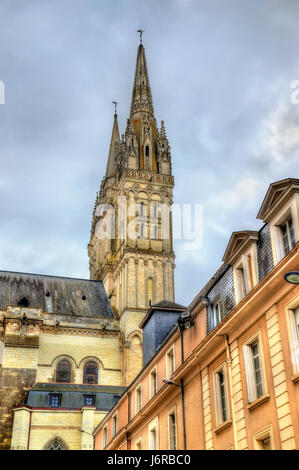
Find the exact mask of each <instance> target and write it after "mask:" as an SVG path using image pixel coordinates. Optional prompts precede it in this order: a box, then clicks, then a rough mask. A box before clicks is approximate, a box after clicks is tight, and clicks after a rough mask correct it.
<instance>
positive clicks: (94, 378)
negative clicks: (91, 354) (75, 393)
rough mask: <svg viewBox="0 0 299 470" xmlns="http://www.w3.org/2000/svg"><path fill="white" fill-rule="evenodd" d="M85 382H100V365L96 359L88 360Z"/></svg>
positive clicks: (84, 376)
mask: <svg viewBox="0 0 299 470" xmlns="http://www.w3.org/2000/svg"><path fill="white" fill-rule="evenodd" d="M83 383H84V384H97V383H98V366H97V364H96V363H95V362H94V361H88V362H86V364H85V366H84V371H83Z"/></svg>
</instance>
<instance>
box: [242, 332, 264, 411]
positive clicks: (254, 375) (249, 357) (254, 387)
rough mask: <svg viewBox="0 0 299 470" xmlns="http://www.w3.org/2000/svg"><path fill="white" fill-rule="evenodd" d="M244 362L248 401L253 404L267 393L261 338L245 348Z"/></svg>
mask: <svg viewBox="0 0 299 470" xmlns="http://www.w3.org/2000/svg"><path fill="white" fill-rule="evenodd" d="M244 361H245V372H246V382H247V392H248V401H249V403H252V402H253V401H255V400H257V399H258V398H260V397H261V396H263V395H264V393H265V388H264V381H263V367H262V357H261V343H260V340H259V338H255V339H254V340H253V341H252V342H250V343H249V344H246V345H245V346H244Z"/></svg>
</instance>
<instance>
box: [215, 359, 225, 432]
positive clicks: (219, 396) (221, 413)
mask: <svg viewBox="0 0 299 470" xmlns="http://www.w3.org/2000/svg"><path fill="white" fill-rule="evenodd" d="M215 382H216V402H217V417H218V424H219V425H220V424H222V423H225V421H227V420H228V408H227V393H226V380H225V371H224V368H221V369H219V370H217V372H216V373H215Z"/></svg>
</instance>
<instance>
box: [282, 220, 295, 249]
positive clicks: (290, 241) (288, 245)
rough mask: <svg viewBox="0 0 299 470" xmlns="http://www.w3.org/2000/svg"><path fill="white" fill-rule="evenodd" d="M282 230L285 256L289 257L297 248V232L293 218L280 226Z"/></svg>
mask: <svg viewBox="0 0 299 470" xmlns="http://www.w3.org/2000/svg"><path fill="white" fill-rule="evenodd" d="M280 230H281V235H282V243H283V250H284V254H285V255H287V254H288V253H289V252H290V251H291V249H292V248H294V246H295V232H294V226H293V219H292V217H289V218H288V220H286V221H285V223H283V224H282V225H281V226H280Z"/></svg>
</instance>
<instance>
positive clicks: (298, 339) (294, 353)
mask: <svg viewBox="0 0 299 470" xmlns="http://www.w3.org/2000/svg"><path fill="white" fill-rule="evenodd" d="M298 316H299V308H297V309H296V310H290V327H291V335H292V344H291V360H292V363H293V364H294V365H295V368H296V371H297V372H299V336H298V324H297V321H296V320H297V318H298Z"/></svg>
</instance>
